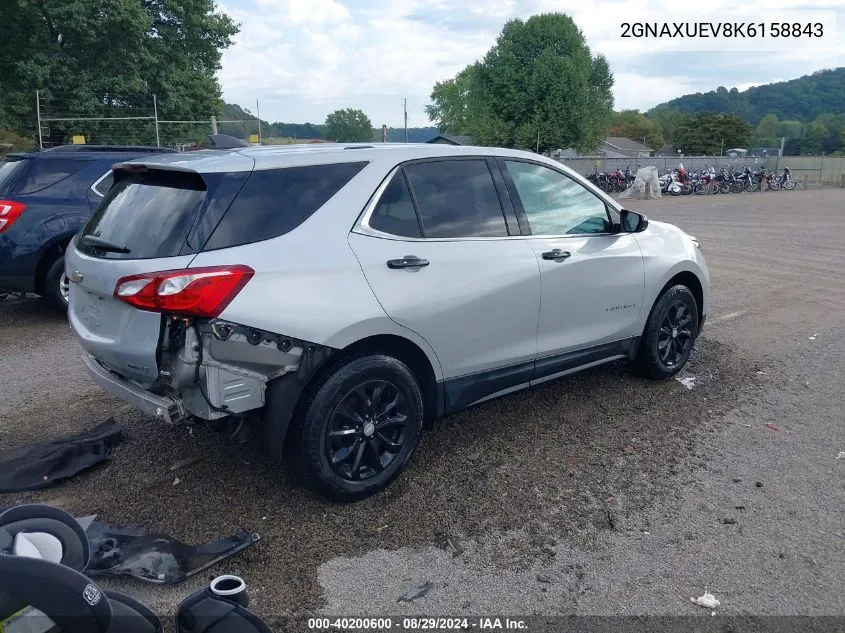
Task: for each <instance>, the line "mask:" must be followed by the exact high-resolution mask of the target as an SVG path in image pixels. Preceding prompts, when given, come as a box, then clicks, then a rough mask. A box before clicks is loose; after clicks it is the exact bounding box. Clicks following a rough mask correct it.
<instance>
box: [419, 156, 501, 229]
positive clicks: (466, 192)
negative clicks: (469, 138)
mask: <svg viewBox="0 0 845 633" xmlns="http://www.w3.org/2000/svg"><path fill="white" fill-rule="evenodd" d="M405 173H406V174H407V175H408V182H409V183H410V184H411V189H412V190H413V192H414V195H415V196H416V198H417V205H418V206H419V211H420V219H421V220H422V228H423V232H424V233H425V236H426V237H451V238H455V237H503V236H506V235H507V234H508V230H507V227H506V226H505V216H504V215H503V214H502V205H501V203H500V202H499V195H498V194H497V193H496V185H495V184H494V183H493V176H492V175H491V174H490V169H489V168H488V167H487V163H486V162H485V161H484V160H483V159H482V160H475V159H473V160H438V161H430V162H425V163H417V164H413V165H407V166H406V167H405Z"/></svg>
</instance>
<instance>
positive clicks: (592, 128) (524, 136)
mask: <svg viewBox="0 0 845 633" xmlns="http://www.w3.org/2000/svg"><path fill="white" fill-rule="evenodd" d="M612 87H613V77H612V75H611V73H610V69H609V68H608V65H607V60H605V58H604V56H602V55H596V56H593V55H592V54H591V53H590V49H589V47H588V46H587V44H586V41H585V40H584V35H583V34H582V33H581V31H580V29H578V27H577V26H576V25H575V23H574V22H573V21H572V19H571V18H570V17H569V16H567V15H564V14H562V13H546V14H542V15H535V16H533V17H531V18H529V19H528V20H526V21H522V20H511V21H509V22H507V23H506V24H505V26H504V28H503V29H502V32H501V34H500V35H499V37H498V39H497V40H496V43H495V45H494V46H493V48H491V49H490V50H489V51H488V52H487V54H486V55H485V56H484V59H483V60H482V61H481V62H478V63H476V64H473V65H471V66H468V67H467V68H465V69H464V70H463V71H461V72H460V73H458V75H457V76H456V77H455V78H454V79H450V80H448V81H445V82H440V83H438V84H436V85H435V86H434V89H433V91H432V93H431V100H432V103H431V104H430V105H429V106H428V107H427V108H426V112H427V113H428V116H429V118H430V119H431V120H433V121H435V122H436V125H437V126H438V127H439V128H440V129H442V130H448V131H449V132H452V133H453V134H467V135H469V136H471V137H472V138H473V140H474V142H476V143H479V144H482V145H501V146H505V147H522V148H531V149H534V148H535V147H536V146H537V141H538V136H539V147H540V151H544V150H548V149H556V148H566V147H574V148H576V149H577V150H579V151H590V150H593V149H595V148H596V147H597V146H598V144H599V143H600V141H601V139H602V138H603V137H604V136H605V134H606V132H607V128H608V124H609V122H610V116H611V114H612V111H613V95H612V93H611V88H612Z"/></svg>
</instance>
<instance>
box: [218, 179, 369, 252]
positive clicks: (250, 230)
mask: <svg viewBox="0 0 845 633" xmlns="http://www.w3.org/2000/svg"><path fill="white" fill-rule="evenodd" d="M366 164H367V163H366V162H360V163H338V164H333V165H311V166H308V167H288V168H285V169H271V170H265V171H255V172H253V173H252V174H250V176H249V178H248V179H247V181H246V184H244V186H243V189H241V191H240V193H239V194H238V196H237V198H235V201H234V202H233V203H232V205H231V206H230V207H229V209H228V211H226V214H225V215H224V216H223V218H222V219H221V220H220V223H219V224H218V225H217V228H216V229H215V230H214V232H213V233H212V234H211V237H210V238H209V240H208V242H206V244H205V246H204V247H203V250H204V251H209V250H214V249H218V248H228V247H230V246H238V245H241V244H250V243H252V242H260V241H262V240H267V239H270V238H273V237H278V236H280V235H284V234H285V233H288V232H289V231H292V230H293V229H295V228H296V227H297V226H299V225H300V224H302V223H303V222H304V221H305V220H307V219H308V218H309V217H310V216H311V215H312V214H313V213H314V212H315V211H317V209H319V208H320V207H322V206H323V205H324V204H325V203H326V202H328V201H329V199H330V198H331V197H332V196H334V195H335V194H336V193H337V192H338V191H340V190H341V189H342V188H343V187H344V186H345V185H346V183H348V182H349V181H350V180H351V179H352V178H353V177H354V176H355V175H356V174H357V173H358V172H359V171H361V170H362V169H363V168H364V166H365V165H366Z"/></svg>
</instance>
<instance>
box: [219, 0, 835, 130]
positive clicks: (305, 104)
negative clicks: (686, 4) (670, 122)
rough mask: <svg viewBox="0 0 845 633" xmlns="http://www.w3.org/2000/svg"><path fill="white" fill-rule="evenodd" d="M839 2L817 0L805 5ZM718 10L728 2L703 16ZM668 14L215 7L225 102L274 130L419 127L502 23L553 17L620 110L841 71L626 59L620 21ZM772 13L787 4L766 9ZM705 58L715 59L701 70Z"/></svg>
mask: <svg viewBox="0 0 845 633" xmlns="http://www.w3.org/2000/svg"><path fill="white" fill-rule="evenodd" d="M838 2H841V0H814V1H813V2H812V6H814V7H818V8H826V7H831V6H835V4H836V3H838ZM567 4H568V5H570V6H565V5H567ZM720 5H725V6H732V2H731V0H712V1H711V2H709V3H708V5H707V6H708V10H713V9H714V8H716V7H718V6H720ZM673 6H677V5H676V4H675V3H674V2H670V1H669V0H659V1H654V0H632V1H623V0H593V1H592V2H588V3H561V2H560V0H489V1H488V2H481V1H480V0H467V1H466V2H461V1H460V0H398V1H397V0H307V1H304V0H223V2H222V4H221V8H222V9H223V10H224V11H226V12H227V13H229V14H230V15H231V16H232V17H233V18H234V19H235V20H236V21H238V22H240V23H241V32H240V33H239V34H238V35H237V37H236V38H235V44H234V45H233V46H232V47H231V48H230V49H229V50H227V51H225V52H224V55H223V68H222V70H221V72H220V80H221V83H222V85H223V94H224V98H225V99H226V100H227V101H230V102H235V103H239V104H241V105H244V106H245V107H250V108H251V107H252V106H254V103H255V100H256V99H260V102H261V113H262V118H264V119H269V120H271V121H289V122H294V121H297V122H305V121H311V122H314V123H317V122H322V121H323V120H324V119H325V116H326V114H328V113H329V112H331V111H332V110H335V109H337V108H340V107H359V108H361V109H362V110H364V111H365V112H366V113H367V114H368V115H369V117H370V118H371V120H372V121H373V124H374V125H376V126H379V125H381V124H382V123H385V124H387V125H391V126H400V125H401V123H402V99H403V98H407V99H408V119H409V125H412V126H414V125H427V124H428V120H427V118H426V116H425V113H424V110H423V108H424V106H425V104H426V103H428V95H429V94H430V92H431V88H432V87H433V85H434V83H435V82H436V81H441V80H443V79H447V78H449V77H452V76H454V75H455V74H456V73H457V72H458V71H460V70H461V69H462V68H464V67H465V66H466V65H467V64H469V63H472V62H473V61H475V60H477V59H479V58H481V57H482V56H483V55H484V54H485V53H486V52H487V50H489V48H490V47H491V46H492V45H493V43H494V41H495V39H496V36H497V35H498V34H499V32H500V30H501V28H502V26H503V25H504V23H505V21H507V20H508V19H511V18H514V17H521V18H527V17H530V16H531V15H533V14H536V13H542V12H550V11H561V10H563V11H566V12H567V13H569V15H570V16H571V17H572V18H573V19H574V20H575V22H576V24H578V26H579V27H580V28H581V30H582V31H583V32H584V35H585V37H586V38H587V41H588V44H589V45H590V47H591V49H592V51H593V52H594V53H599V52H600V53H603V54H605V56H607V58H608V61H609V62H610V65H611V69H612V70H613V72H614V74H615V77H616V86H615V88H614V95H615V98H616V107H617V108H638V109H647V108H649V107H651V106H653V105H655V104H657V103H659V102H661V101H664V100H667V99H670V98H673V97H676V96H680V95H681V94H685V93H687V92H696V91H706V90H710V89H713V88H715V87H716V86H718V85H725V86H738V87H743V86H748V85H752V84H761V83H768V82H770V81H777V80H783V79H788V78H792V77H795V76H797V75H800V74H803V73H808V72H812V71H813V70H815V69H817V68H819V67H822V66H825V67H832V66H837V65H842V64H843V63H845V60H843V55H842V53H841V52H839V53H831V54H828V55H822V56H820V55H818V54H814V53H813V52H812V51H803V52H802V51H797V52H791V53H790V54H789V56H788V59H787V58H786V57H785V56H780V55H777V54H772V53H762V54H759V53H758V54H753V53H746V54H739V53H732V54H730V55H725V54H721V55H720V54H718V53H697V54H696V55H700V56H701V57H700V58H694V60H695V63H693V64H690V62H689V60H690V56H689V55H684V54H683V53H681V54H679V53H671V52H666V53H661V54H658V55H653V53H654V52H656V51H658V50H659V46H658V45H654V44H653V43H652V45H648V46H645V45H644V46H642V47H640V48H637V49H634V50H632V49H631V47H630V46H625V45H623V43H622V40H621V39H620V37H619V36H620V32H621V26H620V25H621V23H622V22H623V21H635V20H639V21H646V20H656V19H661V18H665V16H666V14H667V12H670V13H671V12H672V10H673V9H672V7H673ZM769 6H770V7H771V8H775V9H777V8H784V9H788V8H792V7H793V6H795V5H794V3H790V2H787V1H786V0H772V2H771V3H770V4H769ZM842 19H843V17H842V16H840V24H841V20H842ZM840 30H841V28H840ZM840 51H841V49H840ZM708 56H709V57H708ZM732 56H733V57H732ZM708 58H712V59H714V60H716V61H714V63H713V64H712V65H710V66H709V67H708V64H707V62H706V60H707V59H708Z"/></svg>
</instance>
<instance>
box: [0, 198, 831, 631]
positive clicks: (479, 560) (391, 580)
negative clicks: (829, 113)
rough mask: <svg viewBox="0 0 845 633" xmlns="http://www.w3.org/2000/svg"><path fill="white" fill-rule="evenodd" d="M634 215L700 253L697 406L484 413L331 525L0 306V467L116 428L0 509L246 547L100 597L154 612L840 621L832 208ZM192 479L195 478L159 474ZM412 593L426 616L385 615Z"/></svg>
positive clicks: (278, 478) (568, 386) (682, 401)
mask: <svg viewBox="0 0 845 633" xmlns="http://www.w3.org/2000/svg"><path fill="white" fill-rule="evenodd" d="M629 206H630V207H631V208H634V209H637V210H640V211H643V212H645V213H646V214H647V215H649V217H651V218H653V219H659V220H665V221H669V222H673V223H675V224H677V225H679V226H681V227H682V228H683V229H685V230H686V231H687V232H689V233H691V234H693V235H695V236H697V237H698V238H699V239H700V240H701V244H702V248H703V250H704V253H705V255H706V257H707V260H708V264H709V266H710V271H711V276H712V291H713V297H712V303H711V307H710V311H709V316H708V323H707V326H706V328H705V330H704V333H703V335H702V337H701V338H700V339H699V341H698V343H697V347H696V351H695V353H694V356H693V357H692V360H691V362H690V364H689V366H688V367H687V368H686V369H685V370H684V372H683V373H682V375H681V378H692V379H694V380H692V381H687V382H688V384H691V385H692V388H691V389H690V388H687V386H685V385H684V384H682V383H681V382H680V381H678V380H670V381H667V382H663V383H658V382H650V381H647V380H643V379H640V378H637V377H635V376H633V375H631V374H630V373H628V371H627V369H626V367H625V365H624V364H622V363H617V364H612V365H607V366H604V367H601V368H596V369H593V370H589V371H587V372H584V373H582V374H579V375H576V376H572V377H569V378H565V379H562V380H559V381H555V382H553V383H551V384H547V385H545V386H543V387H542V388H538V389H536V390H533V391H531V392H526V393H520V394H516V395H512V396H508V397H505V398H502V399H499V400H496V401H492V402H488V403H485V404H483V405H480V406H478V407H475V408H473V409H471V410H468V411H465V412H463V413H461V414H458V415H455V416H452V417H449V418H448V419H446V420H443V421H441V422H440V423H438V424H437V425H436V426H435V427H434V428H432V429H431V430H429V431H428V432H427V433H426V434H425V435H424V437H423V440H422V445H421V447H420V449H419V451H418V453H417V455H416V457H415V458H414V460H413V463H412V465H411V467H410V469H409V470H408V471H407V472H406V473H405V474H403V476H402V477H401V478H400V480H399V481H398V482H397V483H396V484H395V485H394V486H393V487H392V488H390V489H389V490H388V491H386V492H384V493H382V494H380V495H377V496H375V497H373V498H370V499H368V500H366V501H363V502H361V503H357V504H354V505H346V506H342V505H334V504H330V503H327V502H325V501H324V500H322V499H321V498H318V497H316V496H314V495H312V494H310V493H308V492H305V491H303V490H302V489H301V488H300V487H299V486H298V484H297V483H296V482H295V481H294V480H293V479H292V477H291V476H290V475H289V473H288V472H287V471H286V470H285V469H284V468H274V467H272V466H269V465H268V464H266V463H265V462H264V461H263V459H262V457H261V455H260V451H259V450H258V448H257V447H256V446H255V444H248V445H241V446H230V445H227V444H225V443H224V441H223V438H222V437H221V436H219V435H217V434H215V433H213V432H211V431H209V430H206V429H204V428H196V429H194V430H193V432H192V433H189V431H188V429H186V428H185V427H168V426H165V425H163V424H161V423H158V422H156V421H154V420H152V419H147V418H144V417H143V416H142V415H140V414H137V413H135V412H132V411H127V410H125V409H123V410H121V403H119V402H118V401H117V400H115V399H113V398H111V397H110V396H107V395H105V394H104V393H102V392H100V391H99V390H98V389H97V388H96V387H94V386H93V384H92V383H91V382H89V380H88V378H87V377H86V375H85V372H84V369H83V367H82V365H81V363H80V361H79V359H78V355H79V349H78V347H77V344H76V343H75V341H74V340H73V338H72V336H71V333H70V331H69V329H68V326H67V323H66V322H65V320H64V319H63V318H60V317H59V316H57V315H55V314H54V313H52V312H50V311H49V310H48V309H47V308H46V307H45V305H44V304H43V303H42V302H41V301H40V300H38V299H23V300H6V301H2V302H0V359H2V367H3V369H4V378H3V380H1V381H0V447H9V446H14V445H17V444H20V443H24V442H28V441H33V440H41V439H51V438H55V437H57V436H61V435H63V434H67V433H71V432H75V431H76V430H78V429H80V428H82V427H87V426H91V425H93V424H95V423H98V422H100V421H102V420H104V419H105V418H107V417H108V416H109V415H112V414H114V413H115V412H116V411H117V412H118V417H119V419H120V421H121V422H122V423H124V425H125V427H126V431H127V437H126V440H125V441H124V442H123V443H122V444H120V445H119V447H118V448H117V449H116V450H115V451H114V455H113V459H112V460H111V461H110V462H109V463H108V464H107V465H104V466H102V467H98V468H95V469H93V470H92V471H90V472H87V473H84V474H81V475H79V476H77V477H76V478H74V479H72V480H70V481H68V482H66V483H64V484H60V485H57V486H55V487H54V488H51V489H48V490H45V491H42V492H38V493H33V494H18V495H0V506H2V505H10V504H13V503H19V502H27V501H40V502H47V503H53V504H56V505H60V506H62V507H64V508H66V509H68V510H70V511H72V512H74V513H76V514H77V515H88V514H97V515H99V518H100V519H102V520H106V521H109V522H112V523H118V524H132V525H137V526H140V527H143V528H146V529H148V530H151V531H156V532H163V533H166V534H169V535H171V536H173V537H175V538H178V539H181V540H183V541H185V542H189V543H199V542H203V541H209V540H213V539H217V538H220V537H223V536H227V535H229V534H231V533H234V532H235V531H236V530H237V529H239V528H246V529H249V530H252V531H257V532H259V533H260V534H261V536H262V540H261V542H260V543H258V544H257V545H256V546H254V547H252V548H250V549H248V550H246V551H245V552H244V553H242V554H241V555H239V556H237V557H235V558H232V559H229V560H228V561H225V562H224V563H222V564H220V565H218V566H217V567H215V568H214V569H212V570H209V571H207V572H205V573H203V574H201V575H200V576H199V577H196V578H193V579H191V580H190V581H188V582H186V583H184V584H182V585H178V586H171V587H157V586H151V585H145V584H142V583H140V582H138V581H134V580H127V581H120V582H115V581H109V582H106V583H104V584H105V585H106V586H108V587H114V588H120V589H121V590H123V591H126V592H128V593H130V594H131V595H133V596H135V597H137V598H140V599H142V600H144V601H146V602H147V603H149V604H151V605H153V606H154V607H155V608H156V609H157V610H158V611H159V612H160V613H168V612H170V613H172V610H173V607H174V605H175V604H176V603H178V602H179V601H180V600H181V599H182V598H184V597H185V596H186V595H188V593H190V592H191V591H193V590H195V589H196V588H198V587H200V586H202V585H204V584H205V583H206V582H207V581H208V580H209V579H210V578H211V577H213V576H215V575H217V574H220V573H237V574H240V575H242V576H243V577H244V578H245V580H246V581H247V584H248V586H249V588H250V593H251V596H252V600H253V602H252V605H253V606H254V608H255V610H256V611H257V612H259V613H260V614H262V615H265V616H268V617H281V616H289V615H295V616H304V615H308V614H331V615H342V616H344V615H367V616H370V615H378V614H390V615H404V614H410V613H417V614H419V613H425V614H427V615H437V614H444V615H456V614H489V613H501V612H502V611H503V609H504V610H505V611H506V612H507V613H514V614H519V613H521V614H528V613H537V614H578V615H608V614H632V615H633V614H636V615H653V614H672V615H684V614H687V615H690V614H699V613H701V612H702V609H701V608H700V607H697V606H695V605H693V604H692V603H691V602H690V597H691V596H699V595H701V594H702V593H704V591H705V589H706V590H708V591H710V592H711V593H713V594H715V595H716V597H717V598H718V599H719V600H721V606H720V607H719V613H720V614H726V615H747V614H752V615H845V594H843V591H842V589H843V583H842V578H843V572H842V570H843V567H845V459H839V460H837V459H836V458H837V455H838V453H839V452H840V451H845V414H843V411H845V395H843V390H842V380H843V377H845V360H843V358H845V317H843V312H845V274H843V271H845V191H843V190H840V189H828V190H823V191H809V192H777V193H773V192H767V193H757V194H745V193H743V194H739V195H727V196H725V195H718V196H708V197H703V196H701V197H700V196H691V197H685V198H664V199H660V200H655V201H644V202H632V203H630V204H629ZM767 424H769V425H772V426H767ZM189 457H200V458H201V459H200V461H199V462H197V463H195V464H193V465H191V466H188V467H185V468H183V469H181V470H178V471H176V472H173V471H171V469H170V467H171V465H172V464H174V463H175V462H177V461H178V460H183V459H185V458H189ZM177 477H178V479H179V483H178V484H176V485H174V479H175V478H177ZM423 582H431V583H433V584H432V587H431V589H430V591H429V592H428V593H427V594H426V595H425V596H424V597H421V598H419V599H417V600H415V601H413V602H411V603H406V602H397V598H398V597H399V596H402V595H403V594H404V593H405V592H406V591H408V590H410V589H412V588H413V587H414V586H416V585H418V584H419V583H423ZM505 605H507V606H506V607H505Z"/></svg>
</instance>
